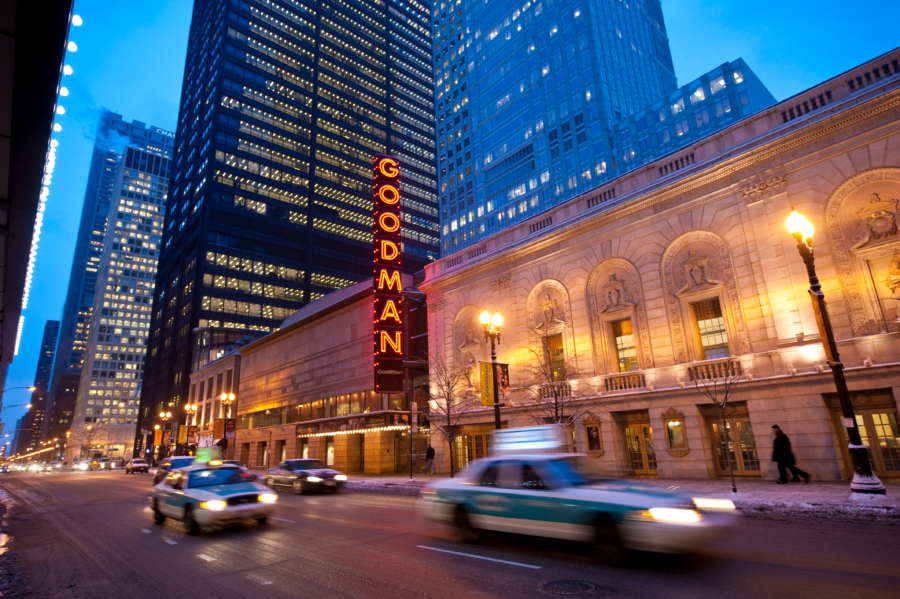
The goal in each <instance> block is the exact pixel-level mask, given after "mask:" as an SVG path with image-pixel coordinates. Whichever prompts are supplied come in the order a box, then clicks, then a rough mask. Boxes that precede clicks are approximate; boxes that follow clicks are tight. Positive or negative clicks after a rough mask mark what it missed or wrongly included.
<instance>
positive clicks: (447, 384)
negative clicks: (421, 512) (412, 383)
mask: <svg viewBox="0 0 900 599" xmlns="http://www.w3.org/2000/svg"><path fill="white" fill-rule="evenodd" d="M428 370H429V381H430V383H431V390H432V396H431V397H430V398H429V399H430V404H431V405H430V410H429V416H428V419H429V421H430V422H431V424H432V425H433V426H434V427H435V428H436V429H437V431H438V432H439V433H441V435H443V436H444V439H446V440H447V445H448V446H449V447H450V477H451V478H452V477H453V474H454V472H455V470H456V460H455V456H454V447H453V444H454V441H456V438H457V437H459V436H461V435H460V433H459V432H457V431H458V430H459V424H460V421H461V420H462V418H463V416H465V414H466V413H467V412H470V411H471V410H472V409H473V408H474V407H475V396H474V395H475V394H474V393H470V392H469V391H468V384H467V383H468V378H467V377H466V370H465V369H464V368H460V367H459V366H455V365H454V364H453V363H451V362H449V361H448V360H447V359H446V358H445V357H444V355H443V354H438V355H437V356H436V357H435V358H434V359H432V360H431V362H430V364H429V366H428Z"/></svg>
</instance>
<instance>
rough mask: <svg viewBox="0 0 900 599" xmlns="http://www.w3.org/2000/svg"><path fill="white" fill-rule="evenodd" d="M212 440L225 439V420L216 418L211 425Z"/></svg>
mask: <svg viewBox="0 0 900 599" xmlns="http://www.w3.org/2000/svg"><path fill="white" fill-rule="evenodd" d="M213 438H215V439H224V438H225V419H224V418H216V420H215V422H214V423H213Z"/></svg>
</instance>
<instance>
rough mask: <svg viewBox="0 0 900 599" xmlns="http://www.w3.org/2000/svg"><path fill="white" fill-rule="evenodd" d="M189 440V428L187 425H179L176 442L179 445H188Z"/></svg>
mask: <svg viewBox="0 0 900 599" xmlns="http://www.w3.org/2000/svg"><path fill="white" fill-rule="evenodd" d="M187 438H188V427H187V425H186V424H179V425H178V440H177V441H175V442H176V443H178V444H183V443H187Z"/></svg>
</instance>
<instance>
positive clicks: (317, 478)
mask: <svg viewBox="0 0 900 599" xmlns="http://www.w3.org/2000/svg"><path fill="white" fill-rule="evenodd" d="M306 480H308V481H309V482H311V483H320V482H322V479H321V478H319V477H318V476H310V477H309V478H307V479H306Z"/></svg>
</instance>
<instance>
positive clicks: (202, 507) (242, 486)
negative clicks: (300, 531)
mask: <svg viewBox="0 0 900 599" xmlns="http://www.w3.org/2000/svg"><path fill="white" fill-rule="evenodd" d="M277 499H278V497H277V495H276V494H275V493H272V492H271V491H270V490H269V489H267V488H266V487H264V486H262V485H259V484H257V483H254V482H252V481H250V480H249V478H248V477H247V474H246V473H245V472H242V471H241V469H240V468H236V467H234V466H225V465H221V466H210V465H209V464H201V465H197V466H188V467H185V468H178V469H173V470H172V471H171V472H170V473H169V474H168V476H166V478H165V479H164V480H163V481H162V482H160V483H159V484H157V485H155V486H154V487H153V495H152V496H151V497H150V507H151V509H152V510H153V521H154V522H155V523H156V524H163V523H164V522H165V521H166V518H172V519H173V520H178V521H181V522H184V524H185V526H186V527H187V531H188V534H192V535H194V534H197V532H198V531H199V529H200V526H204V525H213V524H226V523H229V522H237V521H240V520H256V521H257V522H258V523H259V524H264V523H265V522H266V520H267V519H268V518H269V516H271V515H272V514H273V513H274V512H275V502H276V501H277Z"/></svg>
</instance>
